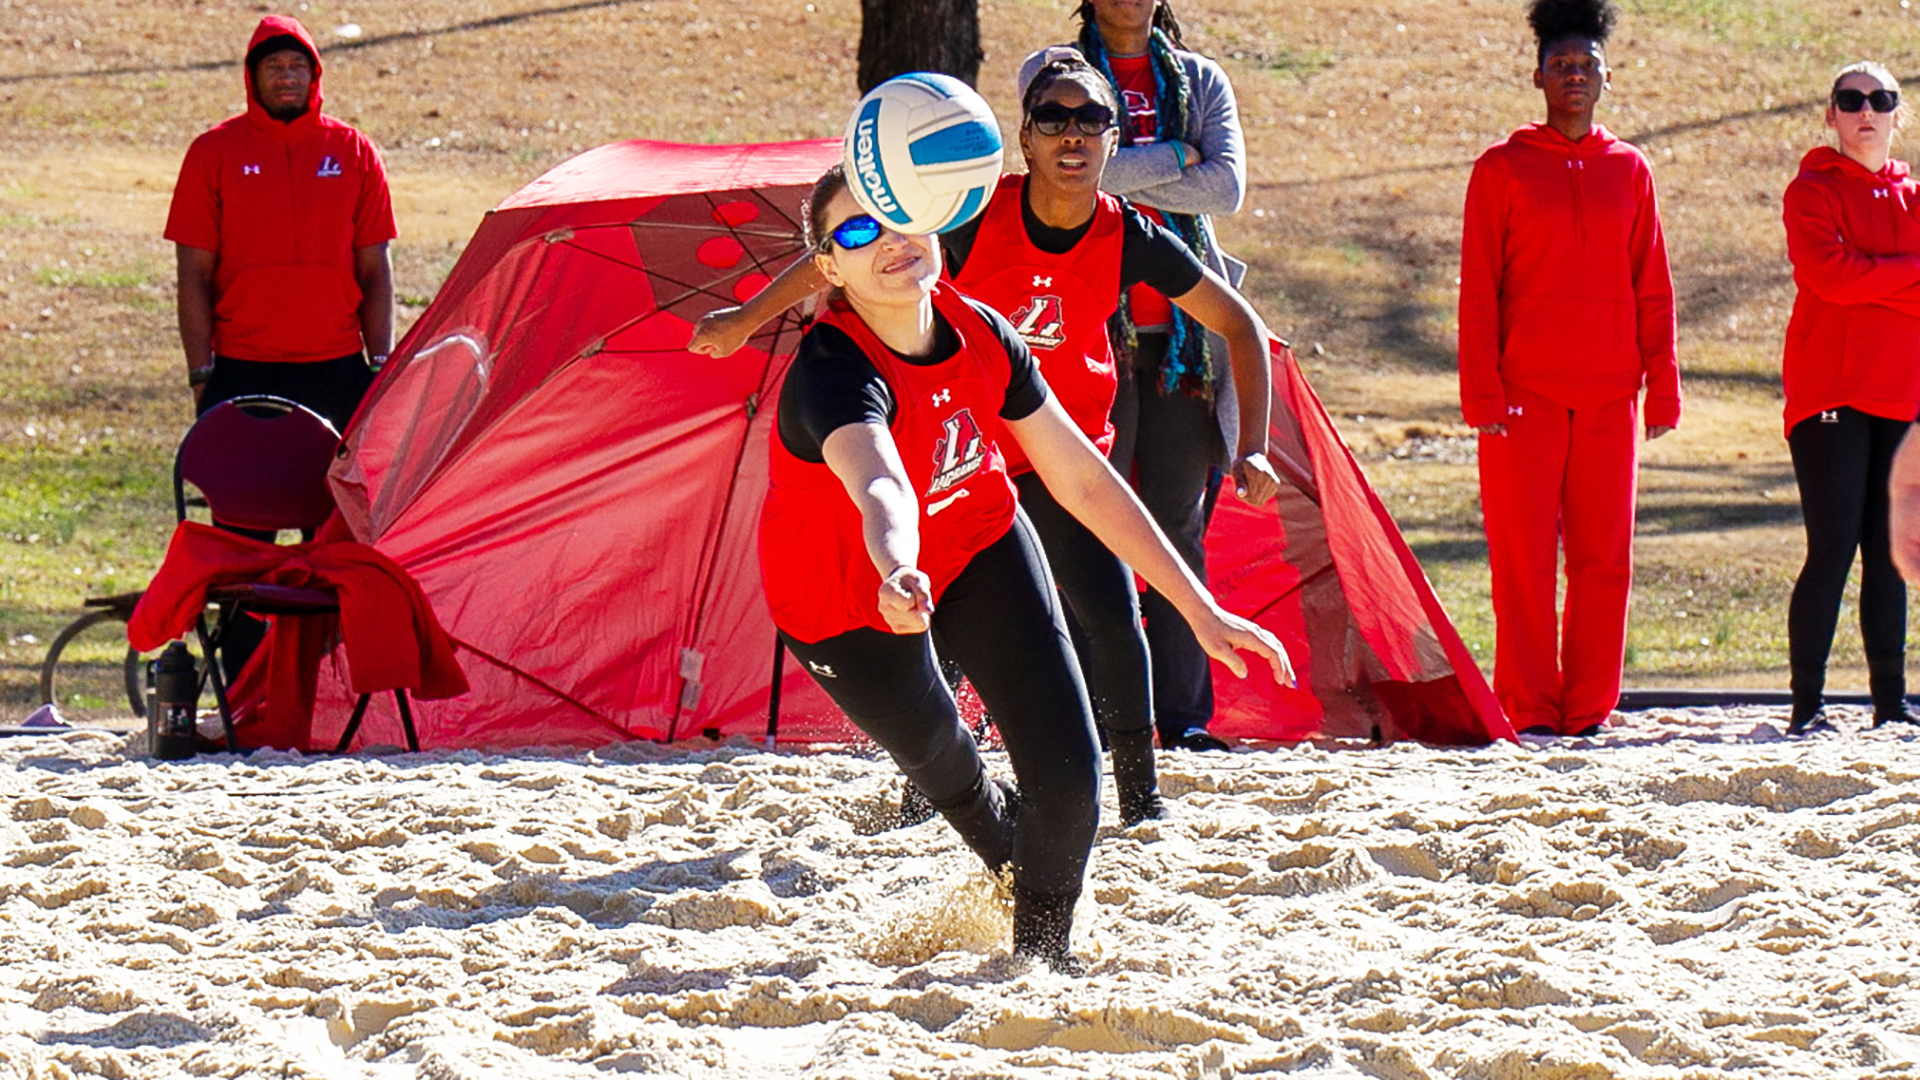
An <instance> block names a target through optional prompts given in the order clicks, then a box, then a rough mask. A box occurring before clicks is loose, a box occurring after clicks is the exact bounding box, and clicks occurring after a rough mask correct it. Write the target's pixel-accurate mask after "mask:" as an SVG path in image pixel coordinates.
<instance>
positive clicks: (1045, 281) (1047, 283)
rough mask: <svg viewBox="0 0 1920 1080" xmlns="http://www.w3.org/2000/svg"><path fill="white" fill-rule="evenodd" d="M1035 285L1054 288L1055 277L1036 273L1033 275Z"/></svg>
mask: <svg viewBox="0 0 1920 1080" xmlns="http://www.w3.org/2000/svg"><path fill="white" fill-rule="evenodd" d="M1033 287H1034V288H1036V289H1051V288H1053V279H1052V278H1050V277H1041V276H1040V275H1039V274H1035V275H1033Z"/></svg>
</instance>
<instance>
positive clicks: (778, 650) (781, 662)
mask: <svg viewBox="0 0 1920 1080" xmlns="http://www.w3.org/2000/svg"><path fill="white" fill-rule="evenodd" d="M786 666H787V644H786V642H784V641H781V640H780V635H779V634H778V633H775V634H774V635H773V686H772V687H771V688H770V689H769V690H768V691H767V749H769V750H771V749H773V747H774V740H775V738H776V736H778V735H779V733H780V679H781V677H782V675H783V674H784V673H785V668H786Z"/></svg>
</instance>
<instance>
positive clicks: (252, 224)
mask: <svg viewBox="0 0 1920 1080" xmlns="http://www.w3.org/2000/svg"><path fill="white" fill-rule="evenodd" d="M281 35H289V36H291V37H293V38H295V39H296V40H297V41H299V43H300V44H301V45H302V46H303V47H304V48H305V49H306V50H307V52H308V54H309V55H311V56H312V57H313V91H312V94H311V96H310V97H309V98H308V101H307V111H306V112H305V113H303V114H301V115H300V117H299V118H298V119H296V120H293V121H292V122H290V123H282V122H280V121H278V120H275V119H273V118H272V117H271V116H268V115H267V111H266V110H265V109H263V108H261V106H260V102H259V101H258V100H257V99H256V98H255V96H254V92H253V69H252V67H251V66H245V65H243V66H244V67H245V71H246V84H247V111H246V112H244V113H242V114H240V115H239V116H234V117H229V118H228V119H227V120H225V121H223V122H222V123H221V124H220V125H219V126H218V127H215V128H214V129H213V130H211V131H209V132H207V133H206V134H204V135H201V136H200V137H199V138H198V139H195V140H194V141H193V145H192V146H191V147H189V148H188V150H187V157H186V160H185V161H184V162H183V163H182V164H181V166H180V181H179V183H178V184H176V185H175V186H174V189H173V206H172V208H171V209H170V210H169V211H168V213H167V231H166V237H167V239H169V240H171V241H173V242H174V243H177V244H185V245H187V246H188V247H196V248H203V249H205V250H207V251H211V252H213V253H214V255H215V257H216V259H217V261H216V263H215V266H214V275H213V293H214V313H213V351H214V352H215V353H217V354H219V355H221V356H230V357H233V358H234V359H236V360H267V361H295V362H299V361H313V360H331V359H334V358H336V357H341V356H347V355H349V354H352V353H356V352H359V351H360V349H361V340H360V314H359V313H360V298H361V294H360V286H359V283H358V281H357V280H356V279H355V277H354V272H353V269H354V250H355V249H356V248H362V247H369V246H371V245H374V244H383V243H386V242H387V241H389V240H391V239H393V238H394V235H395V230H394V227H393V198H392V196H391V195H390V194H389V193H388V191H387V170H386V166H385V165H384V164H382V162H381V160H380V152H379V151H378V150H375V149H374V146H373V143H372V142H371V141H369V140H368V139H367V137H366V136H365V135H362V134H360V133H359V132H358V131H355V130H354V129H353V128H351V127H348V126H347V125H345V124H343V123H341V122H340V121H338V120H335V119H334V118H332V117H330V116H325V115H322V114H321V112H320V102H321V94H320V51H319V49H317V48H315V47H314V44H313V38H312V37H311V36H309V35H308V33H307V29H306V27H304V26H301V25H300V22H299V20H297V19H292V18H288V17H286V16H282V15H269V16H268V17H266V18H264V19H261V20H260V25H259V27H258V28H256V29H255V30H254V32H253V38H252V40H251V41H249V42H248V43H247V49H248V51H249V52H251V51H252V49H253V47H254V46H256V45H258V44H260V43H261V42H263V41H265V40H267V39H268V38H272V37H278V36H281Z"/></svg>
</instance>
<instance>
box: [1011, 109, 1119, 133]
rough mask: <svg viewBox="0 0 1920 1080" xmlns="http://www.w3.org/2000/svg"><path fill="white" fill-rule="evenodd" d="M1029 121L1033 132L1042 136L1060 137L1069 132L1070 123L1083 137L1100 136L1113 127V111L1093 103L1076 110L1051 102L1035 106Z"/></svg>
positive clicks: (1029, 114) (1028, 115) (1029, 115)
mask: <svg viewBox="0 0 1920 1080" xmlns="http://www.w3.org/2000/svg"><path fill="white" fill-rule="evenodd" d="M1027 120H1028V122H1029V123H1031V124H1032V125H1033V130H1035V131H1037V132H1039V133H1040V134H1042V135H1059V134H1061V133H1063V132H1065V131H1066V130H1067V124H1068V123H1069V122H1071V123H1072V124H1073V126H1074V127H1076V128H1079V129H1080V134H1082V135H1099V134H1101V133H1102V132H1104V131H1106V130H1107V129H1108V128H1110V127H1112V126H1113V110H1112V109H1109V108H1107V107H1106V106H1105V105H1101V104H1098V103H1096V102H1091V101H1090V102H1088V103H1086V104H1085V105H1082V106H1080V107H1078V108H1074V109H1069V108H1067V107H1066V106H1065V105H1062V104H1060V103H1059V102H1057V101H1049V102H1047V103H1046V104H1044V105H1035V106H1034V107H1033V111H1032V112H1030V113H1028V114H1027Z"/></svg>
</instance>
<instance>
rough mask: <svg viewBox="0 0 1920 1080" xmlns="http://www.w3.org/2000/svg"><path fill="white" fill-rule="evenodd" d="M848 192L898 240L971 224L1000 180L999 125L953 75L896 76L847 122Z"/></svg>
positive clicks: (866, 99)
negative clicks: (898, 235)
mask: <svg viewBox="0 0 1920 1080" xmlns="http://www.w3.org/2000/svg"><path fill="white" fill-rule="evenodd" d="M843 153H844V155H845V159H846V169H847V186H848V187H849V188H851V189H852V191H853V197H854V199H855V200H857V201H858V202H859V203H860V206H861V208H862V209H864V210H865V211H866V212H867V213H869V214H872V215H873V216H874V217H875V218H876V219H878V220H879V221H880V222H881V223H882V224H885V225H886V226H888V227H889V228H891V229H893V230H894V231H895V232H901V233H907V234H909V235H918V234H922V233H934V232H944V231H946V230H948V229H952V228H957V227H959V226H961V225H964V224H966V223H967V222H969V221H971V220H973V218H974V217H975V216H976V215H978V214H979V213H980V211H981V209H982V208H984V207H985V206H986V205H987V198H988V196H990V195H992V194H993V186H994V184H995V183H997V182H998V181H999V179H1000V124H999V122H998V121H996V120H995V119H994V118H993V110H992V109H990V108H988V107H987V103H986V101H985V100H983V99H982V98H981V97H980V95H979V94H977V93H974V91H973V88H972V87H970V86H968V85H967V84H966V83H963V82H961V81H960V80H959V79H956V78H954V77H952V76H951V75H938V74H934V73H932V72H924V71H917V72H912V73H909V74H906V75H896V76H895V77H893V78H891V79H888V80H887V81H886V82H883V83H881V84H880V85H879V86H876V87H874V88H873V89H872V90H869V91H867V96H866V97H863V98H861V99H860V104H858V105H856V106H854V110H853V116H852V117H851V118H850V119H849V120H848V121H847V135H846V140H845V146H844V148H843Z"/></svg>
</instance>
